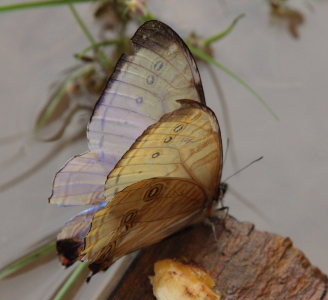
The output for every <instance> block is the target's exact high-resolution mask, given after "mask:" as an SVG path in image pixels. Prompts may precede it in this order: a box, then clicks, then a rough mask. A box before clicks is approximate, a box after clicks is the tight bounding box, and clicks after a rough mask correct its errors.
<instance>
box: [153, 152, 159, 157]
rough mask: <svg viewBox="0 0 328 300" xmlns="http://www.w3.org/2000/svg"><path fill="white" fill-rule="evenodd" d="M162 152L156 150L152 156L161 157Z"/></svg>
mask: <svg viewBox="0 0 328 300" xmlns="http://www.w3.org/2000/svg"><path fill="white" fill-rule="evenodd" d="M159 155H160V153H159V152H155V153H153V155H152V156H151V157H152V158H156V157H159Z"/></svg>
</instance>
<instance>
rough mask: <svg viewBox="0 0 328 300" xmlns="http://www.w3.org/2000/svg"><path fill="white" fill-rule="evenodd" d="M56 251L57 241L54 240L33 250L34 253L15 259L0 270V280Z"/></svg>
mask: <svg viewBox="0 0 328 300" xmlns="http://www.w3.org/2000/svg"><path fill="white" fill-rule="evenodd" d="M55 251H56V241H52V242H50V243H48V244H46V245H44V246H43V247H41V248H39V249H37V250H35V251H33V252H32V253H30V254H28V255H26V256H24V257H22V258H20V259H19V260H17V261H15V262H14V263H12V264H10V265H8V266H7V267H5V268H3V269H2V270H0V280H1V279H4V278H6V277H8V276H9V275H11V274H13V273H16V272H17V271H19V270H21V269H22V268H24V267H25V266H27V265H29V264H31V263H33V262H35V261H36V260H38V259H40V258H41V257H43V256H46V255H48V254H49V253H51V252H55Z"/></svg>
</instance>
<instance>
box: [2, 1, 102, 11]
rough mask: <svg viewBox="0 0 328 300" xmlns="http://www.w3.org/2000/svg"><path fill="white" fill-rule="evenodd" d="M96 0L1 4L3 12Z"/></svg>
mask: <svg viewBox="0 0 328 300" xmlns="http://www.w3.org/2000/svg"><path fill="white" fill-rule="evenodd" d="M95 1H96V0H48V1H33V2H26V3H16V4H9V5H2V6H0V13H1V12H12V11H16V10H23V9H30V8H39V7H47V6H57V5H67V4H69V3H81V2H95Z"/></svg>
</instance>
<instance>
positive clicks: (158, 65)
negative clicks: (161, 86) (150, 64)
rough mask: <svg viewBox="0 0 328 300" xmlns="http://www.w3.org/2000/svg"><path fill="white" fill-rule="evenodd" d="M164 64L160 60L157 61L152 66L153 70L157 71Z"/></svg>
mask: <svg viewBox="0 0 328 300" xmlns="http://www.w3.org/2000/svg"><path fill="white" fill-rule="evenodd" d="M163 66H164V64H163V62H162V61H161V60H159V61H157V62H156V63H155V65H154V70H156V71H159V70H161V69H162V68H163Z"/></svg>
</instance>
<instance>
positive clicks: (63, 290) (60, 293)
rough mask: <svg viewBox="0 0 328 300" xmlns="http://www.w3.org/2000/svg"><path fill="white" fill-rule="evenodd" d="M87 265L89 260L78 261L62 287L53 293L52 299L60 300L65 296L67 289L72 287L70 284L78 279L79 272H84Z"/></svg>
mask: <svg viewBox="0 0 328 300" xmlns="http://www.w3.org/2000/svg"><path fill="white" fill-rule="evenodd" d="M88 266H89V262H87V261H85V262H82V263H79V265H78V266H77V267H76V268H75V270H74V271H73V272H72V274H71V275H70V276H69V278H68V279H67V280H66V282H65V284H64V285H63V287H62V288H61V289H60V290H59V291H58V293H57V294H56V295H55V297H54V298H53V300H62V299H63V298H64V297H65V296H66V294H67V293H68V292H69V290H70V289H71V288H72V286H73V284H74V283H75V282H76V280H77V279H79V277H80V276H81V274H82V273H83V272H84V270H85V269H86V268H87V267H88Z"/></svg>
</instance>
